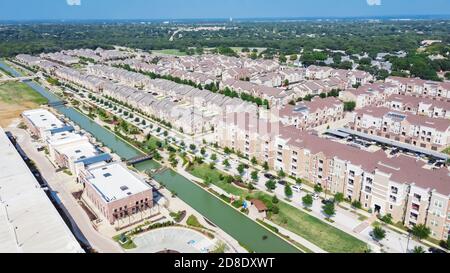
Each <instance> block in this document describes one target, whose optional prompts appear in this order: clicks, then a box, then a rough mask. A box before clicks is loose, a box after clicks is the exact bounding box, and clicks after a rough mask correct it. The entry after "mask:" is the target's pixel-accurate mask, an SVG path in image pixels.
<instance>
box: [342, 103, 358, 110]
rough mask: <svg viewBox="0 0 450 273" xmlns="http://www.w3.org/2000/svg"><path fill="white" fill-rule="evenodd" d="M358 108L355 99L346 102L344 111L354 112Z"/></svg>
mask: <svg viewBox="0 0 450 273" xmlns="http://www.w3.org/2000/svg"><path fill="white" fill-rule="evenodd" d="M355 108H356V102H354V101H347V102H344V111H346V112H352V111H353V110H355Z"/></svg>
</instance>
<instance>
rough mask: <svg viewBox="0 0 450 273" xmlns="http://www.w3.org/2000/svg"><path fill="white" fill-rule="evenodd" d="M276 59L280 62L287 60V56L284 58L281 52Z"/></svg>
mask: <svg viewBox="0 0 450 273" xmlns="http://www.w3.org/2000/svg"><path fill="white" fill-rule="evenodd" d="M278 60H279V61H280V63H285V62H286V61H287V58H286V56H284V55H283V54H281V55H280V57H279V58H278Z"/></svg>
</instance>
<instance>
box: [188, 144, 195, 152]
mask: <svg viewBox="0 0 450 273" xmlns="http://www.w3.org/2000/svg"><path fill="white" fill-rule="evenodd" d="M189 149H191V151H195V149H197V146H195V144H191V145H189Z"/></svg>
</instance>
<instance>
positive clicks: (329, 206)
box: [322, 202, 336, 219]
mask: <svg viewBox="0 0 450 273" xmlns="http://www.w3.org/2000/svg"><path fill="white" fill-rule="evenodd" d="M322 209H323V212H324V213H325V215H326V216H327V219H330V218H331V217H332V216H333V215H334V214H335V213H336V211H335V208H334V203H333V202H329V203H326V204H325V205H323V207H322Z"/></svg>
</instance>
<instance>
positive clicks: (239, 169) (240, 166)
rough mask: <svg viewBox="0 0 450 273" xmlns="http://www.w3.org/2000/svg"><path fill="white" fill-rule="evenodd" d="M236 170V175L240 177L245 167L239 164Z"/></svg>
mask: <svg viewBox="0 0 450 273" xmlns="http://www.w3.org/2000/svg"><path fill="white" fill-rule="evenodd" d="M236 170H237V171H238V173H239V174H240V175H241V176H242V175H243V174H244V172H245V166H244V164H239V166H238V167H237V168H236Z"/></svg>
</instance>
